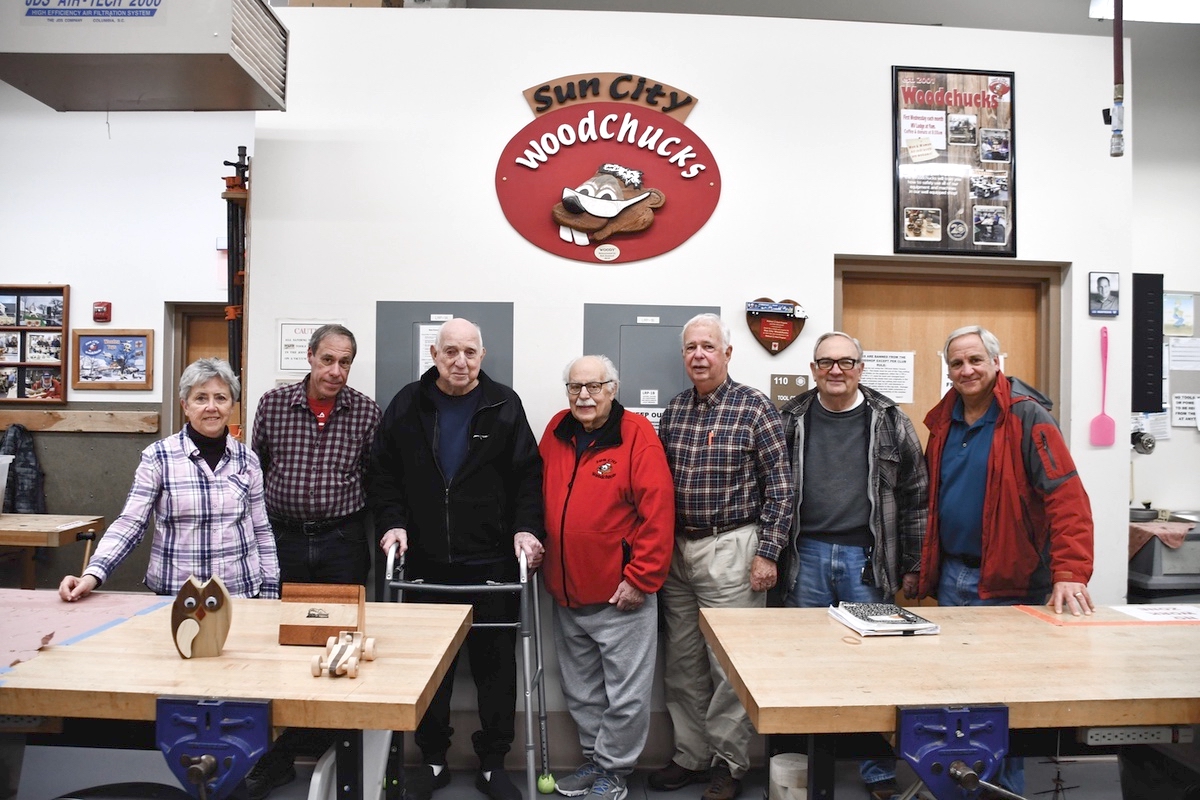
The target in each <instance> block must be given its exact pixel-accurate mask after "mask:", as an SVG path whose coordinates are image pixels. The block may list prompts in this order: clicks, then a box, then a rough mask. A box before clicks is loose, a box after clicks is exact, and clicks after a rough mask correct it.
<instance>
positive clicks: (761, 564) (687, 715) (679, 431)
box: [647, 314, 792, 800]
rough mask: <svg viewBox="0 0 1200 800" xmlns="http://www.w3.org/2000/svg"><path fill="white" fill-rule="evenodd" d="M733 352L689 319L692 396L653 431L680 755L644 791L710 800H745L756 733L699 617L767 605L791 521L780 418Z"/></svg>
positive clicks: (721, 330)
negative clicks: (662, 481)
mask: <svg viewBox="0 0 1200 800" xmlns="http://www.w3.org/2000/svg"><path fill="white" fill-rule="evenodd" d="M732 355H733V345H732V344H731V343H730V336H729V326H728V325H726V324H725V323H724V322H723V321H722V320H721V318H720V317H718V316H716V315H715V314H700V315H698V316H696V317H693V318H692V319H690V320H688V323H687V324H686V325H684V327H683V365H684V369H686V370H687V374H688V378H689V379H690V380H691V381H692V385H693V387H694V388H692V389H688V390H687V391H685V392H682V393H681V394H679V395H677V396H676V397H675V398H674V399H673V400H671V402H670V403H669V404H668V405H667V408H666V411H665V412H664V413H663V417H662V421H661V423H660V424H659V428H658V434H659V437H660V438H661V439H662V443H663V447H664V449H665V450H666V452H667V462H668V464H670V467H671V473H672V476H673V478H674V483H675V546H674V551H673V553H672V556H671V569H670V571H669V572H668V574H667V580H666V583H664V584H663V588H662V589H661V590H660V591H659V600H660V602H661V605H662V608H663V620H664V622H665V631H666V667H665V672H666V680H665V689H666V701H667V712H668V713H669V714H670V715H671V722H672V723H673V724H674V728H675V755H674V757H673V758H672V760H671V763H670V764H668V765H667V766H666V767H664V768H663V769H660V770H658V771H656V772H654V773H652V774H651V775H650V777H649V778H648V779H647V782H648V783H649V785H650V788H652V789H655V790H658V791H673V790H675V789H682V788H683V787H684V786H687V785H688V784H691V783H701V782H705V781H707V782H708V788H707V789H706V790H705V791H704V795H703V797H704V800H733V798H734V797H737V795H738V794H739V793H740V791H741V780H742V776H743V775H745V774H746V770H747V769H748V768H749V766H750V742H751V740H752V739H753V737H754V728H753V727H752V726H751V725H750V719H749V717H747V715H746V711H745V709H744V708H742V704H741V702H740V701H739V700H738V698H737V695H736V694H735V693H734V691H733V687H732V686H730V684H729V679H728V678H727V677H726V675H725V672H724V671H723V670H722V669H721V666H720V665H719V664H718V663H717V660H716V657H714V656H713V654H712V653H711V651H710V650H709V649H708V647H707V645H706V644H705V642H704V636H703V634H701V632H700V624H699V620H700V609H701V608H721V607H723V608H761V607H763V606H765V605H766V597H767V595H766V593H767V590H768V589H770V588H771V587H773V586H774V585H775V581H776V577H777V574H776V567H775V562H776V561H777V560H778V559H779V556H780V554H781V553H782V552H783V549H784V547H785V546H786V545H787V541H788V539H787V537H788V527H789V526H790V524H791V519H792V489H791V486H790V485H789V478H790V476H789V473H788V455H787V443H786V442H785V441H784V437H783V423H782V421H781V420H780V418H779V412H778V411H776V410H775V406H773V405H771V401H770V400H768V399H767V397H766V395H764V394H763V393H762V392H760V391H758V390H757V389H754V388H751V387H749V386H746V385H744V384H741V383H737V382H735V381H734V380H732V379H731V378H730V377H729V360H730V358H731V357H732ZM710 767H711V773H710Z"/></svg>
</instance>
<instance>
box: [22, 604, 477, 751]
mask: <svg viewBox="0 0 1200 800" xmlns="http://www.w3.org/2000/svg"><path fill="white" fill-rule="evenodd" d="M59 602H61V601H59ZM80 602H83V603H86V602H87V600H86V599H85V600H83V601H80ZM233 604H234V606H233V621H232V625H231V627H230V631H229V638H228V639H227V640H226V642H225V648H224V650H223V651H222V652H221V655H220V656H218V657H216V658H193V659H182V658H180V657H179V654H178V653H177V652H176V651H175V645H174V644H173V643H172V640H171V609H170V607H169V606H165V607H162V608H159V609H157V610H155V611H151V612H150V613H147V614H144V615H140V616H134V617H132V618H129V619H126V620H124V621H122V622H120V623H119V624H116V625H114V626H112V627H110V628H107V629H105V630H102V631H100V632H98V633H96V634H94V635H91V636H88V637H86V638H83V639H81V640H78V641H75V642H73V643H71V644H69V645H59V646H50V647H47V648H45V649H43V650H42V651H41V652H40V653H39V655H38V656H37V658H34V659H32V660H30V661H27V662H24V663H21V664H18V665H17V666H15V667H14V668H13V669H11V670H10V671H8V672H5V673H3V674H0V714H26V715H43V716H63V717H94V718H101V719H132V720H152V719H154V717H155V701H156V699H157V698H158V697H159V696H164V695H177V696H200V697H220V698H238V699H260V698H261V699H270V700H273V703H272V711H271V713H272V724H273V725H276V726H295V727H307V728H345V729H375V730H414V729H415V728H416V725H417V722H418V721H419V720H420V718H421V716H422V715H423V714H424V713H425V709H426V708H427V707H428V706H429V701H430V700H431V699H432V697H433V693H434V691H435V690H436V689H437V687H438V685H439V683H440V682H441V679H442V677H443V676H444V675H445V673H446V669H447V668H448V666H449V664H450V661H451V659H453V657H454V655H455V654H456V653H457V652H458V649H459V646H460V645H461V644H462V641H463V639H464V638H465V637H466V634H467V630H468V629H469V628H470V624H471V608H470V606H466V605H421V604H396V603H368V604H367V625H366V632H367V635H369V636H373V637H375V639H376V649H377V652H378V655H377V657H376V659H375V660H374V661H369V662H363V663H362V664H361V665H360V667H359V673H358V677H357V678H353V679H352V678H346V677H342V678H329V677H327V676H322V677H320V678H314V677H313V675H312V672H311V671H310V664H311V661H312V657H313V656H314V655H318V654H321V653H323V652H324V649H323V648H319V647H289V646H283V645H279V644H276V641H277V639H278V636H279V621H280V614H281V603H280V601H278V600H239V599H235V600H234V601H233Z"/></svg>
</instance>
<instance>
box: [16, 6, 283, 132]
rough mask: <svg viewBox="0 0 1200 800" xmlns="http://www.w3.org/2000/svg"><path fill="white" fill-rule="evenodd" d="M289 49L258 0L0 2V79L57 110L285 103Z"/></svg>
mask: <svg viewBox="0 0 1200 800" xmlns="http://www.w3.org/2000/svg"><path fill="white" fill-rule="evenodd" d="M287 54H288V31H287V28H285V27H284V26H283V23H282V22H280V21H279V18H278V17H277V16H276V15H275V12H274V11H272V10H271V8H270V6H268V5H267V3H266V2H265V1H264V0H24V2H12V3H9V2H5V3H3V4H2V10H0V80H3V81H5V82H6V83H9V84H11V85H12V86H14V87H16V88H17V89H20V90H21V91H22V92H25V93H26V94H28V95H30V96H31V97H34V98H36V99H38V100H40V101H41V102H43V103H45V104H46V105H48V106H50V107H51V108H53V109H55V110H57V111H255V110H275V111H282V110H284V108H285V100H286V97H287Z"/></svg>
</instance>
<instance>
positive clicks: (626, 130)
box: [496, 72, 721, 263]
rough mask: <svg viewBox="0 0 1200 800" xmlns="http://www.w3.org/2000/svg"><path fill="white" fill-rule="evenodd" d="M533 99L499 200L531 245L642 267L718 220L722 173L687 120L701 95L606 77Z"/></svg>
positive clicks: (573, 80) (557, 83) (506, 154)
mask: <svg viewBox="0 0 1200 800" xmlns="http://www.w3.org/2000/svg"><path fill="white" fill-rule="evenodd" d="M524 94H525V99H526V101H527V102H528V103H529V107H530V109H531V110H532V111H533V113H534V115H535V119H534V121H533V122H531V123H529V124H528V125H526V126H525V127H524V128H522V129H521V130H520V131H519V132H518V133H517V135H516V136H514V137H513V138H512V139H511V140H510V141H509V143H508V145H507V146H505V148H504V151H503V152H502V153H501V154H500V161H499V164H498V165H497V167H496V196H497V198H498V199H499V200H500V207H501V208H502V209H503V210H504V216H505V217H506V218H507V219H508V221H509V223H510V224H511V225H512V226H513V228H515V229H516V230H517V232H518V233H520V234H521V236H523V237H524V238H525V239H527V240H528V241H529V242H530V243H532V244H534V245H536V246H537V247H540V248H541V249H543V250H545V251H547V252H550V253H554V254H555V255H559V256H563V257H564V258H571V259H575V260H576V261H587V262H592V263H595V262H612V261H639V260H641V259H644V258H651V257H653V256H657V255H660V254H662V253H665V252H667V251H668V250H672V249H674V248H676V247H678V246H679V245H680V244H682V243H683V242H685V241H687V240H688V239H689V238H691V236H692V235H693V234H694V233H696V231H698V230H700V228H702V227H703V226H704V223H705V222H707V221H708V218H709V217H710V216H712V213H713V210H714V209H715V208H716V207H717V200H718V199H720V196H721V174H720V171H719V170H718V169H717V163H716V159H714V158H713V155H712V152H711V151H709V149H708V146H707V145H705V144H704V142H703V141H701V140H700V137H698V136H696V134H694V133H692V131H691V130H690V129H689V128H688V127H687V126H686V125H685V124H684V120H685V119H687V116H688V114H689V113H690V112H691V110H692V109H693V108H695V106H696V102H697V101H696V99H695V98H694V97H692V95H690V94H688V93H687V92H684V91H682V90H680V89H676V88H674V87H671V86H667V85H664V84H662V83H659V82H657V81H654V80H651V79H649V78H644V77H640V76H637V75H621V74H617V73H607V72H606V73H589V74H584V75H571V76H568V77H563V78H557V79H555V80H553V81H550V82H548V83H545V84H542V85H540V86H536V87H533V88H530V89H527V90H525V93H524Z"/></svg>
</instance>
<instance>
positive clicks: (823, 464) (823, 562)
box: [781, 331, 929, 800]
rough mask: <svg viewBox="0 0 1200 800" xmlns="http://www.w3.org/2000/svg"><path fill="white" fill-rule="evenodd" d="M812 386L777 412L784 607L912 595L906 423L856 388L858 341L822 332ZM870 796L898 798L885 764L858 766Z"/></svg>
mask: <svg viewBox="0 0 1200 800" xmlns="http://www.w3.org/2000/svg"><path fill="white" fill-rule="evenodd" d="M809 366H810V368H811V369H812V374H813V379H814V380H815V381H816V384H817V388H815V389H811V390H809V391H807V392H805V393H804V394H802V395H799V396H798V397H795V398H793V399H792V400H789V401H788V403H787V404H786V405H785V406H784V407H783V409H782V412H781V413H782V414H783V424H784V432H785V434H786V436H787V442H788V449H789V451H790V452H791V458H792V480H793V483H794V485H795V487H796V505H795V507H794V508H795V511H794V513H793V522H792V541H791V547H790V549H789V552H788V553H787V556H788V557H787V558H786V559H784V563H785V565H786V567H785V572H784V578H783V581H782V584H783V589H784V600H785V603H786V605H788V606H789V607H792V608H824V607H827V606H831V605H837V604H838V603H839V602H841V601H843V600H845V601H848V602H858V603H884V602H887V603H890V602H891V601H892V598H893V597H894V595H895V594H896V591H897V590H899V589H900V588H903V589H904V593H905V594H906V595H909V596H915V595H916V591H917V574H916V572H917V567H918V563H919V561H920V557H921V541H922V539H923V538H924V536H925V519H926V514H927V508H926V504H927V502H928V487H929V478H928V475H927V473H926V472H925V457H924V456H923V455H922V453H921V440H920V439H918V438H917V432H916V430H914V429H913V425H912V422H910V421H909V419H908V417H907V416H905V414H904V412H903V411H901V410H900V408H899V406H897V405H896V404H895V403H894V402H892V400H891V399H890V398H888V397H887V396H886V395H883V394H880V393H879V392H877V391H875V390H873V389H871V388H869V387H866V386H860V385H859V381H860V380H861V378H862V373H863V352H862V345H861V344H859V342H858V340H857V339H855V338H853V337H851V336H850V335H848V334H845V333H841V332H839V331H832V332H830V333H826V334H823V335H822V336H821V337H820V338H818V339H817V344H816V347H814V348H813V361H812V364H810V365H809ZM859 772H860V774H861V775H862V778H863V781H864V782H865V783H866V784H867V790H868V792H870V794H871V796H872V798H874V800H891V798H892V796H893V795H895V794H897V793H898V792H899V787H898V786H897V784H896V760H895V759H894V758H888V759H879V760H868V761H863V762H862V764H861V765H860V767H859Z"/></svg>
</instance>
